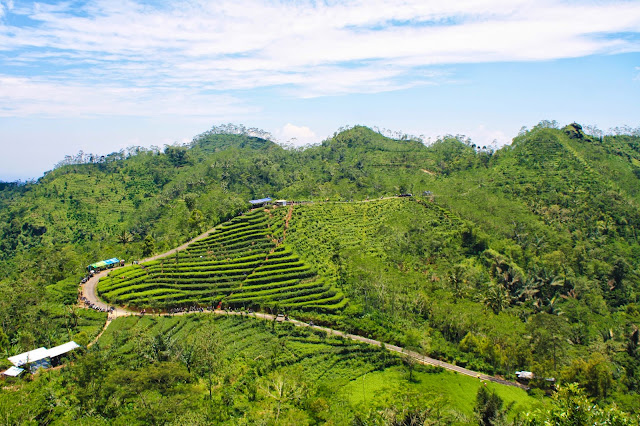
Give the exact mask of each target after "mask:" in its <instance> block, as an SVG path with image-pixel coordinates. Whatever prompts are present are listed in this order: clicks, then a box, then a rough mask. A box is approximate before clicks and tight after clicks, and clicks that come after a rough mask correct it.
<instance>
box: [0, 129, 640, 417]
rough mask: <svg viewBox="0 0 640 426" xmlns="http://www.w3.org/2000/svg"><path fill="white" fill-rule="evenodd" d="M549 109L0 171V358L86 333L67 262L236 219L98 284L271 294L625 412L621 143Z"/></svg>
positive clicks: (629, 391)
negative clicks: (535, 114)
mask: <svg viewBox="0 0 640 426" xmlns="http://www.w3.org/2000/svg"><path fill="white" fill-rule="evenodd" d="M551 124H552V123H548V122H544V123H541V124H539V125H538V126H536V127H534V128H533V129H531V130H529V131H523V132H522V133H521V134H520V135H519V136H518V137H516V138H515V139H514V141H513V144H512V145H510V146H507V147H504V148H502V149H500V150H498V151H496V152H493V151H491V150H487V149H482V148H479V147H476V146H474V145H472V144H471V143H470V142H469V141H466V140H461V139H460V138H444V139H442V140H440V141H437V142H436V143H434V144H432V145H431V146H424V145H423V144H421V143H420V142H419V141H414V140H391V139H388V138H385V137H383V136H382V135H380V134H377V133H375V132H373V131H371V130H369V129H367V128H364V127H355V128H352V129H349V130H346V131H344V132H341V133H339V134H336V135H334V137H333V138H330V139H328V140H326V141H324V142H323V143H322V144H321V145H318V146H312V147H307V148H305V149H296V150H292V149H283V148H282V147H280V146H278V145H276V144H274V143H271V142H269V141H267V140H264V139H260V138H256V137H249V136H244V135H223V134H219V133H218V132H216V131H212V132H208V133H205V134H203V135H200V136H198V137H197V138H196V139H195V140H194V142H193V143H192V144H190V145H189V146H185V147H181V146H168V147H166V149H165V150H164V151H162V152H161V151H159V150H157V149H154V150H142V149H131V150H129V151H128V152H126V153H125V152H121V153H115V154H112V155H111V156H107V157H105V158H89V161H88V162H87V160H86V158H84V159H83V160H82V161H75V162H76V163H82V164H67V165H63V166H61V167H59V168H57V169H55V170H53V171H51V172H49V173H47V174H46V176H44V177H43V178H41V179H40V180H39V181H38V182H33V183H28V184H26V185H11V184H5V185H2V186H0V260H1V263H0V308H1V309H0V315H1V316H2V318H1V320H2V322H1V323H0V327H1V329H0V352H3V353H4V354H5V355H8V354H13V353H17V352H20V351H23V350H28V349H32V348H33V347H34V345H35V346H38V345H45V346H49V345H52V344H54V343H60V342H62V341H65V340H67V339H68V338H69V337H74V336H77V335H78V333H84V334H82V336H81V337H82V338H83V339H85V341H88V340H89V339H90V337H91V336H93V335H95V334H96V333H97V331H98V330H99V328H100V319H101V316H100V315H98V314H93V313H89V314H87V313H86V312H85V311H82V310H78V309H77V308H73V303H74V301H75V297H76V284H77V282H78V280H79V278H80V277H81V276H82V271H83V268H84V267H85V265H87V264H89V263H91V262H94V261H96V260H100V259H103V258H109V257H113V256H118V257H125V258H127V259H129V260H131V259H139V258H142V257H146V256H149V255H151V254H154V253H160V252H163V251H165V250H167V249H169V248H172V247H175V246H177V245H179V244H180V243H183V242H185V241H187V240H188V239H189V238H191V237H193V236H195V235H198V234H200V233H201V232H203V231H204V230H206V229H209V228H211V227H213V226H215V225H218V224H221V223H223V222H225V221H227V220H229V219H231V218H236V219H233V220H232V221H231V222H227V223H225V224H224V225H221V226H220V227H218V228H217V230H216V231H215V232H213V233H212V234H211V235H210V237H209V238H208V239H207V240H202V241H201V242H199V243H198V244H196V245H192V246H191V247H190V249H189V250H187V251H185V252H181V253H180V254H179V255H178V257H177V258H176V257H175V256H173V257H168V258H165V259H164V260H160V261H156V263H154V264H151V265H149V274H148V275H147V273H146V272H145V273H144V277H143V278H140V277H141V276H139V274H142V272H141V271H142V268H141V267H139V266H133V267H128V269H127V270H125V271H122V270H120V271H119V272H122V274H120V275H117V274H116V275H114V276H112V277H110V278H109V280H106V281H105V282H104V283H101V292H102V294H103V297H105V298H107V299H109V300H113V301H114V302H118V303H127V304H130V305H136V306H140V307H142V306H152V305H153V306H158V307H159V306H168V305H177V304H180V303H183V302H184V303H191V302H195V303H201V304H203V305H207V304H210V303H213V302H221V301H226V302H227V303H228V304H230V305H232V306H236V307H242V306H245V307H254V308H257V309H267V308H271V309H272V308H275V307H277V308H281V307H282V308H286V309H287V311H288V312H290V313H292V314H294V315H296V316H298V317H301V318H307V319H310V320H314V322H318V323H324V324H329V325H332V326H334V327H336V328H340V329H343V330H345V331H353V332H357V333H360V334H363V335H368V336H372V337H376V338H379V339H381V340H384V341H387V342H390V343H399V344H401V345H403V346H406V347H411V348H414V349H415V350H418V351H422V352H424V353H426V354H430V355H432V356H435V357H440V358H444V359H447V360H449V361H453V362H456V363H458V364H461V365H465V366H468V367H470V368H474V369H478V370H482V371H485V372H489V373H500V374H503V375H506V376H509V377H513V373H514V371H515V370H516V369H529V370H532V371H534V373H535V374H536V377H538V378H539V380H536V381H534V382H533V383H532V385H533V386H534V387H537V388H541V389H542V390H547V388H548V383H549V382H547V381H546V380H544V378H547V377H554V378H556V379H557V381H558V382H559V383H563V384H571V383H576V384H577V385H576V386H577V388H576V387H565V388H563V390H562V391H561V392H559V393H558V394H556V396H555V401H549V402H548V403H552V404H557V406H558V407H561V406H562V404H565V403H566V404H569V405H571V404H573V406H576V407H577V406H585V405H584V404H588V403H590V402H589V401H596V402H597V403H598V404H599V405H600V406H601V407H607V406H608V405H609V404H611V403H613V402H615V403H616V404H617V405H618V406H619V407H620V408H621V409H622V410H624V411H626V412H629V413H634V414H636V415H637V414H638V407H640V397H639V393H640V349H639V348H638V347H639V345H640V341H639V334H640V331H638V326H639V325H640V310H639V308H638V300H637V297H638V291H639V288H640V286H639V284H640V277H639V275H638V274H639V266H640V265H639V263H638V262H639V261H638V259H640V256H639V255H640V244H639V243H638V235H637V232H638V231H637V230H638V227H639V225H640V210H639V209H638V206H639V203H640V189H639V188H640V185H638V183H640V182H639V179H640V138H638V137H637V136H625V135H618V136H604V137H592V136H589V135H587V134H585V133H584V132H583V130H582V128H581V127H580V126H579V125H575V124H573V125H569V126H567V127H565V128H563V129H558V128H554V126H553V125H551ZM70 162H73V161H70ZM407 192H408V193H413V195H414V197H412V199H411V200H409V199H389V200H378V199H379V198H380V197H388V196H393V195H395V194H402V193H407ZM263 196H272V197H277V198H285V199H294V200H312V201H316V203H314V204H308V205H297V206H295V207H294V208H293V210H292V211H291V212H290V213H291V216H290V219H289V220H288V225H285V216H286V215H288V213H289V211H288V210H287V209H276V210H273V211H271V212H270V213H268V214H267V213H265V212H256V213H254V214H253V215H244V216H239V215H238V214H239V213H240V212H243V211H245V210H246V209H247V204H246V200H248V199H251V198H259V197H263ZM366 199H369V200H372V201H369V202H349V203H345V201H347V200H354V201H364V200H366ZM374 199H375V201H373V200H374ZM287 226H288V227H287ZM245 228H246V229H245ZM285 228H286V235H285V233H284V230H285ZM254 237H255V238H254ZM283 237H284V238H283ZM281 238H283V239H282V240H281ZM249 241H250V243H248V242H249ZM221 242H224V244H223V247H220V245H219V244H220V243H221ZM251 244H253V245H251ZM218 250H221V251H218ZM272 250H274V251H273V253H270V252H271V251H272ZM267 255H268V259H269V262H271V261H276V260H277V259H286V262H285V263H282V264H280V263H274V264H273V265H270V264H267V263H266V261H267ZM273 255H275V256H276V257H274V256H273ZM200 256H203V257H202V258H201V257H200ZM227 259H228V260H227ZM227 263H228V265H227ZM188 265H191V266H188ZM238 265H240V266H238ZM284 265H288V266H287V268H286V269H290V272H289V271H284V270H281V269H282V266H284ZM263 267H264V268H265V269H263V270H262V271H258V270H256V268H263ZM212 271H216V277H219V276H223V275H222V274H218V272H220V271H227V272H225V275H224V277H228V278H229V279H227V278H225V279H220V280H219V281H216V282H215V283H214V282H212V281H211V280H210V279H209V278H212V277H209V276H208V275H212V276H213V274H212ZM245 272H246V273H247V276H246V277H245V275H244V273H245ZM234 274H235V275H234ZM251 274H255V275H253V276H254V277H255V278H256V279H255V280H253V279H252V275H251ZM195 275H198V276H199V277H201V276H203V275H207V280H203V279H200V278H198V277H196V276H195ZM123 276H124V278H121V277H123ZM136 280H137V281H136ZM225 280H226V281H225ZM251 281H253V282H251ZM280 285H282V287H280ZM184 286H192V287H190V288H191V289H192V290H193V291H191V290H189V291H188V292H185V290H184V288H185V287H184ZM178 287H179V288H178ZM280 288H283V289H287V290H286V291H281V290H279V289H280ZM176 290H177V291H176ZM236 290H241V291H239V292H238V291H236ZM197 291H200V292H201V293H200V294H196V293H197ZM299 291H302V292H307V291H308V292H307V293H304V294H302V293H298V292H299ZM180 292H183V293H180ZM165 296H166V297H165ZM281 296H282V297H281ZM318 301H322V302H318ZM298 303H302V304H300V305H297V304H298ZM327 306H330V308H328V309H327ZM74 316H76V317H77V318H78V321H77V323H76V320H75V319H74ZM109 330H110V329H109ZM79 339H80V338H79ZM178 340H180V339H178ZM99 353H101V350H100V351H97V354H99ZM96 356H98V355H96ZM82 359H84V358H82ZM79 362H82V361H81V360H80V361H79ZM109 365H110V366H109V367H105V368H110V369H111V370H114V369H117V368H120V367H117V366H116V365H114V364H109ZM149 365H151V366H153V365H154V363H153V362H152V363H151V364H149ZM127 368H131V369H133V367H127V366H126V365H124V364H123V366H122V369H127ZM149 368H151V367H149ZM303 370H304V368H303ZM56 374H57V373H56ZM61 374H62V375H61V376H60V377H63V376H64V374H66V373H61ZM305 374H306V373H305ZM354 377H355V376H354ZM352 378H353V377H352ZM218 379H219V378H218ZM52 380H53V379H52ZM55 380H58V379H55ZM185 380H186V379H185ZM189 380H196V381H195V382H190V383H196V384H197V383H200V381H201V380H204V379H203V378H202V377H200V378H199V379H193V378H191V379H189ZM25 386H26V387H28V386H32V385H26V384H25ZM194 386H195V385H194ZM572 386H573V385H572ZM25 389H26V388H25ZM201 391H202V389H201ZM3 392H4V391H3ZM216 392H217V391H216ZM220 392H222V391H220ZM384 393H385V392H381V394H384ZM216 395H217V397H221V396H222V393H216ZM3 397H5V398H9V397H7V396H3ZM474 397H475V393H474ZM381 398H382V397H381ZM407 398H409V397H407ZM383 399H384V398H382V399H380V401H382V400H383ZM479 400H481V401H484V405H485V406H489V405H491V404H494V405H495V406H496V407H497V406H498V405H499V404H497V403H495V401H494V400H493V399H492V397H491V395H484V396H482V397H479ZM563 401H564V402H563ZM567 401H568V402H567ZM585 401H586V402H585ZM387 402H388V405H387V406H389V407H390V406H392V405H393V402H392V401H390V400H389V401H387ZM583 403H584V404H583ZM381 404H382V405H384V404H383V403H382V402H381ZM496 404H497V405H496ZM580 404H583V405H580ZM382 405H380V407H382ZM406 405H407V406H410V405H411V403H409V402H407V404H406ZM503 408H506V406H505V407H503ZM252 409H253V408H251V409H248V411H246V412H250V411H251V410H252ZM336 410H337V411H340V409H336ZM302 411H304V412H305V413H306V414H305V415H309V413H308V412H307V411H306V409H304V410H302ZM481 411H482V410H479V411H477V413H480V412H481ZM498 411H499V410H498ZM552 411H553V410H552ZM605 411H606V410H605ZM605 411H603V413H604V412H605ZM246 412H245V413H246ZM477 413H476V414H477ZM593 413H595V411H593ZM593 413H592V414H593ZM114 415H116V416H117V415H120V414H118V413H116V414H114ZM361 415H365V414H362V413H361ZM372 415H373V414H372ZM466 415H473V414H472V413H470V412H469V411H467V414H466ZM532 415H533V414H532ZM594 415H595V414H594ZM602 415H603V416H604V415H605V414H602ZM242 416H245V414H243V415H242ZM349 416H351V417H350V418H352V419H353V418H355V414H354V413H353V412H352V413H351V414H350V415H349ZM243 418H244V417H243ZM509 418H510V419H513V417H509ZM602 418H604V417H602ZM316 421H319V420H316Z"/></svg>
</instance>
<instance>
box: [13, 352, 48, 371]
mask: <svg viewBox="0 0 640 426" xmlns="http://www.w3.org/2000/svg"><path fill="white" fill-rule="evenodd" d="M48 356H49V351H48V350H47V349H46V348H38V349H34V350H32V351H29V352H23V353H21V354H18V355H14V356H10V357H9V358H7V359H8V360H9V361H10V362H11V364H13V365H15V366H16V367H20V366H21V365H24V364H27V363H30V362H36V361H40V360H41V359H45V358H46V357H48Z"/></svg>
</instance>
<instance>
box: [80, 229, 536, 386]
mask: <svg viewBox="0 0 640 426" xmlns="http://www.w3.org/2000/svg"><path fill="white" fill-rule="evenodd" d="M218 226H219V225H218ZM216 227H217V226H216ZM216 227H214V228H211V229H210V230H208V231H206V232H204V233H202V234H200V235H198V236H197V237H195V238H193V239H192V240H190V241H189V242H187V243H185V244H182V245H181V246H179V247H176V248H174V249H171V250H169V251H167V252H166V253H162V254H158V255H155V256H152V257H149V258H147V259H143V260H141V261H140V262H141V263H142V262H147V261H151V260H156V259H159V258H162V257H165V256H169V255H171V254H174V253H175V252H177V251H180V250H184V249H185V248H187V246H189V244H191V243H193V242H194V241H198V240H201V239H203V238H205V237H207V236H208V235H209V234H210V233H211V232H213V231H214V230H215V229H216ZM117 269H119V267H118V268H113V269H108V270H105V271H101V272H99V273H97V274H95V275H94V276H93V277H91V278H90V279H89V280H88V281H87V282H86V283H84V284H81V285H80V296H81V297H82V296H84V297H85V298H86V299H87V300H88V301H89V302H90V303H91V304H93V305H94V306H97V307H99V308H102V309H105V310H109V308H112V307H113V311H112V312H111V313H110V314H109V316H108V318H107V323H106V324H105V327H104V329H103V331H102V332H104V330H106V328H107V327H108V326H109V324H110V323H111V321H112V320H113V319H115V318H117V317H121V316H127V315H138V314H139V313H138V312H135V311H131V310H129V309H126V308H124V307H121V306H114V305H109V304H107V303H105V302H103V301H102V300H101V299H100V298H99V297H98V292H97V286H98V281H99V280H100V278H102V277H105V276H106V275H107V274H109V273H110V272H113V271H115V270H117ZM79 303H80V306H84V303H83V301H82V299H81V298H80V300H79ZM203 312H204V313H209V314H216V315H249V316H253V317H255V318H262V319H266V320H275V319H276V317H275V316H274V315H270V314H266V313H261V312H255V313H251V314H247V313H244V312H235V311H223V310H213V311H211V310H204V311H203ZM188 313H190V312H180V313H177V314H171V315H185V314H188ZM287 322H290V323H291V324H293V325H295V326H297V327H310V328H313V329H316V330H322V331H325V332H326V333H327V334H329V335H333V336H342V337H344V338H347V339H351V340H354V341H356V342H361V343H366V344H369V345H374V346H382V345H383V344H384V346H385V348H386V349H387V350H389V351H392V352H396V353H398V354H401V355H404V356H409V357H411V358H413V359H415V360H416V361H417V362H418V363H420V364H424V365H433V366H436V367H442V368H444V369H446V370H449V371H454V372H456V373H460V374H464V375H466V376H471V377H476V378H478V379H479V380H485V381H489V382H494V383H499V384H502V385H506V386H515V387H518V388H521V389H525V390H527V389H529V388H528V387H527V386H525V385H523V384H521V383H517V382H511V381H509V380H505V379H502V378H500V377H495V376H490V375H488V374H484V373H480V372H477V371H473V370H468V369H466V368H463V367H460V366H458V365H454V364H450V363H448V362H444V361H440V360H437V359H435V358H430V357H428V356H425V355H422V354H420V353H418V352H414V351H409V350H406V349H404V348H401V347H400V346H395V345H390V344H387V343H383V342H380V341H379V340H374V339H369V338H367V337H362V336H359V335H357V334H349V333H345V332H343V331H340V330H334V329H332V328H328V327H321V326H317V325H309V324H307V323H305V322H302V321H298V320H294V319H291V320H288V321H287ZM102 332H101V333H100V335H102ZM100 335H98V337H97V338H96V339H94V341H93V342H91V343H92V344H93V343H95V342H96V341H97V340H98V338H99V337H100Z"/></svg>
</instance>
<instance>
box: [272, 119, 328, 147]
mask: <svg viewBox="0 0 640 426" xmlns="http://www.w3.org/2000/svg"><path fill="white" fill-rule="evenodd" d="M276 138H278V139H280V140H282V141H283V142H285V143H287V144H292V145H294V146H301V145H306V144H310V143H315V142H319V140H318V136H317V135H316V134H315V132H314V131H313V130H311V129H310V128H309V127H307V126H296V125H295V124H291V123H287V124H285V125H284V127H283V128H282V129H280V130H278V131H277V132H276Z"/></svg>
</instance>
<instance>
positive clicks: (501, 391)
mask: <svg viewBox="0 0 640 426" xmlns="http://www.w3.org/2000/svg"><path fill="white" fill-rule="evenodd" d="M425 370H427V371H419V370H418V371H415V372H414V379H415V380H414V382H409V381H408V380H407V372H406V370H405V369H404V368H403V367H398V366H396V367H391V368H387V369H385V370H384V371H375V372H372V373H370V374H366V375H363V376H361V377H359V378H357V379H355V380H352V381H351V382H350V383H349V384H348V385H347V386H345V387H344V388H343V389H342V391H341V395H342V397H344V398H346V399H348V401H349V402H350V404H352V405H354V406H360V405H361V406H364V407H365V408H369V407H375V406H376V405H377V403H379V402H380V401H381V400H382V398H383V397H385V396H386V395H389V394H400V393H406V392H411V391H417V392H419V393H423V394H433V395H438V396H440V397H443V398H445V399H446V402H447V404H446V405H447V406H448V407H451V408H453V409H455V410H458V411H460V412H461V413H463V414H464V415H466V416H469V417H471V416H473V407H474V405H475V398H476V394H477V392H478V389H479V388H480V387H481V386H486V387H487V388H488V389H489V390H493V391H495V392H496V393H497V394H498V395H499V396H500V397H501V398H502V399H503V400H504V402H505V405H507V404H510V403H512V402H513V404H514V405H513V408H512V410H511V412H510V416H511V417H513V416H514V415H516V414H517V413H519V412H523V411H524V412H526V411H531V410H532V409H535V408H538V407H543V406H544V403H543V402H542V401H541V400H539V399H536V398H534V397H531V396H529V395H528V394H527V392H525V391H524V390H522V389H519V388H515V387H511V386H503V385H500V384H497V383H492V382H482V381H480V380H478V379H474V378H473V377H469V376H464V375H461V374H457V373H454V372H450V371H446V370H439V371H437V372H431V371H428V369H425Z"/></svg>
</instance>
